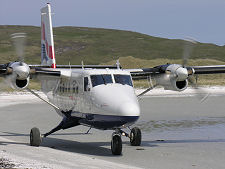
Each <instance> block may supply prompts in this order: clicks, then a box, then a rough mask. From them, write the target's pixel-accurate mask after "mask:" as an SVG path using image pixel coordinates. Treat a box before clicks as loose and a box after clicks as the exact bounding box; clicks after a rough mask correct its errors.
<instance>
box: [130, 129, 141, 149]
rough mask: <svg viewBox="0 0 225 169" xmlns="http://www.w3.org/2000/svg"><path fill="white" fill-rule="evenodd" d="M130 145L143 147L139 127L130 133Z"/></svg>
mask: <svg viewBox="0 0 225 169" xmlns="http://www.w3.org/2000/svg"><path fill="white" fill-rule="evenodd" d="M130 144H131V145H132V146H140V145H141V130H140V129H139V128H138V127H134V128H132V130H131V132H130Z"/></svg>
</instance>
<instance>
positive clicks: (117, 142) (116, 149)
mask: <svg viewBox="0 0 225 169" xmlns="http://www.w3.org/2000/svg"><path fill="white" fill-rule="evenodd" d="M111 151H112V154H113V155H121V153H122V140H121V136H120V135H119V134H115V135H113V137H112V141H111Z"/></svg>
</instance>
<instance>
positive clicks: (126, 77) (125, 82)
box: [114, 75, 133, 86]
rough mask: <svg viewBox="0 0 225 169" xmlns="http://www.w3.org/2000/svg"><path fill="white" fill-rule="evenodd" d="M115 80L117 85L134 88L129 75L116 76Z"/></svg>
mask: <svg viewBox="0 0 225 169" xmlns="http://www.w3.org/2000/svg"><path fill="white" fill-rule="evenodd" d="M114 79H115V82H116V83H120V84H122V85H129V86H133V85H132V81H131V78H130V76H129V75H114Z"/></svg>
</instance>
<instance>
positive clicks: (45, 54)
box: [41, 3, 56, 68]
mask: <svg viewBox="0 0 225 169" xmlns="http://www.w3.org/2000/svg"><path fill="white" fill-rule="evenodd" d="M41 65H43V66H51V67H52V68H56V61H55V50H54V41H53V30H52V17H51V6H50V4H49V3H48V4H47V6H46V7H44V8H42V9H41Z"/></svg>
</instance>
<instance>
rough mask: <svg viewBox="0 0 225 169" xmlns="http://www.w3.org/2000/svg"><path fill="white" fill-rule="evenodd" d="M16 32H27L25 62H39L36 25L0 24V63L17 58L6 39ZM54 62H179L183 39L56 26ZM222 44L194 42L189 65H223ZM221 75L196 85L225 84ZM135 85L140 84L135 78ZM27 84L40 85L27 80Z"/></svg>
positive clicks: (140, 64) (126, 64)
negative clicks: (28, 82)
mask: <svg viewBox="0 0 225 169" xmlns="http://www.w3.org/2000/svg"><path fill="white" fill-rule="evenodd" d="M16 32H26V33H27V41H26V42H27V43H26V49H25V59H24V60H25V62H26V63H28V64H40V60H41V56H40V51H41V47H40V38H41V36H40V27H34V26H0V63H7V62H9V61H15V60H17V59H18V58H17V56H16V54H15V51H14V47H13V45H12V41H11V39H10V35H11V34H12V33H16ZM53 32H54V41H55V54H56V61H57V64H65V65H68V64H69V62H70V64H81V61H84V64H115V63H116V60H117V59H119V60H120V63H121V65H122V66H123V68H143V67H154V66H157V65H161V64H166V63H178V64H180V63H181V62H182V60H181V58H182V55H183V51H184V45H185V41H183V40H179V39H173V40H171V39H165V38H158V37H152V36H149V35H145V34H140V33H137V32H131V31H122V30H112V29H98V28H85V27H56V28H54V30H53ZM224 55H225V46H217V45H214V44H205V43H197V44H196V45H195V46H194V48H193V52H192V54H191V59H190V60H189V63H188V64H189V65H195V66H197V65H218V64H219V65H221V64H223V65H225V57H224ZM224 79H225V76H224V75H203V76H201V77H200V78H199V84H200V85H203V84H204V85H225V84H224V83H225V82H224V81H225V80H224ZM135 84H137V85H136V86H139V85H143V82H137V83H135ZM30 85H31V88H40V87H39V86H40V85H39V84H38V83H37V82H31V84H30Z"/></svg>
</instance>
